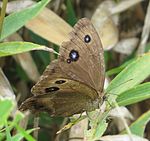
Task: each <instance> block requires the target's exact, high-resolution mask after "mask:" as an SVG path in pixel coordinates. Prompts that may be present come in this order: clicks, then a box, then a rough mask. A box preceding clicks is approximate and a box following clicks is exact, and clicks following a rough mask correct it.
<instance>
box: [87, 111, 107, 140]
mask: <svg viewBox="0 0 150 141" xmlns="http://www.w3.org/2000/svg"><path fill="white" fill-rule="evenodd" d="M108 113H109V111H106V112H105V113H103V114H100V113H99V112H97V113H96V112H95V111H94V112H90V113H89V114H94V115H96V117H95V118H91V119H90V126H91V129H89V130H87V131H86V132H85V136H86V139H87V140H89V141H95V140H99V139H100V137H101V136H102V135H103V134H104V132H105V131H106V128H107V126H108V123H107V122H106V118H107V117H108ZM90 117H91V116H90Z"/></svg>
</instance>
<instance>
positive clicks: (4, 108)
mask: <svg viewBox="0 0 150 141" xmlns="http://www.w3.org/2000/svg"><path fill="white" fill-rule="evenodd" d="M0 107H1V110H0V126H3V125H4V124H5V122H6V120H7V118H8V116H9V115H10V112H11V111H12V109H13V107H14V103H13V102H12V101H11V100H8V99H5V100H0Z"/></svg>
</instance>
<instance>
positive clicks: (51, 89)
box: [45, 87, 59, 93]
mask: <svg viewBox="0 0 150 141" xmlns="http://www.w3.org/2000/svg"><path fill="white" fill-rule="evenodd" d="M58 90H59V88H58V87H49V88H46V89H45V92H46V93H49V92H54V91H58Z"/></svg>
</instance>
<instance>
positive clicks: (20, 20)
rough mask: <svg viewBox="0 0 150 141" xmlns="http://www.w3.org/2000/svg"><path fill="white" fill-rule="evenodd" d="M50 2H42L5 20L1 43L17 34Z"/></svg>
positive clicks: (45, 0) (42, 0)
mask: <svg viewBox="0 0 150 141" xmlns="http://www.w3.org/2000/svg"><path fill="white" fill-rule="evenodd" d="M49 1H50V0H41V1H40V2H38V3H36V4H34V5H33V6H31V7H29V8H26V9H24V10H22V11H19V12H16V13H13V14H10V15H9V16H7V17H6V18H5V20H4V24H3V30H2V34H1V37H0V41H1V40H3V39H4V38H6V37H7V36H9V35H11V34H12V33H14V32H16V31H17V30H18V29H20V28H21V27H22V26H24V25H25V24H26V23H27V22H28V21H29V20H31V19H32V18H34V17H35V16H37V15H38V14H39V12H40V11H41V10H42V9H43V8H44V7H45V6H46V4H47V3H48V2H49Z"/></svg>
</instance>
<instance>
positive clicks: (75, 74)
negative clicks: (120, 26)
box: [59, 18, 105, 93]
mask: <svg viewBox="0 0 150 141" xmlns="http://www.w3.org/2000/svg"><path fill="white" fill-rule="evenodd" d="M59 66H60V68H61V70H62V72H63V74H65V75H66V76H68V77H69V78H71V79H73V80H77V81H80V82H83V83H84V84H87V85H88V86H90V87H92V88H94V89H95V90H96V91H98V92H100V93H101V92H102V91H103V85H104V75H105V74H104V73H105V67H104V56H103V48H102V44H101V41H100V38H99V36H98V34H97V32H96V30H95V28H94V27H93V25H92V23H91V22H90V21H89V20H88V19H86V18H83V19H81V20H79V22H78V23H77V24H76V25H75V26H74V30H73V31H72V32H71V33H70V40H69V41H68V42H64V43H63V44H62V46H61V48H60V57H59Z"/></svg>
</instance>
